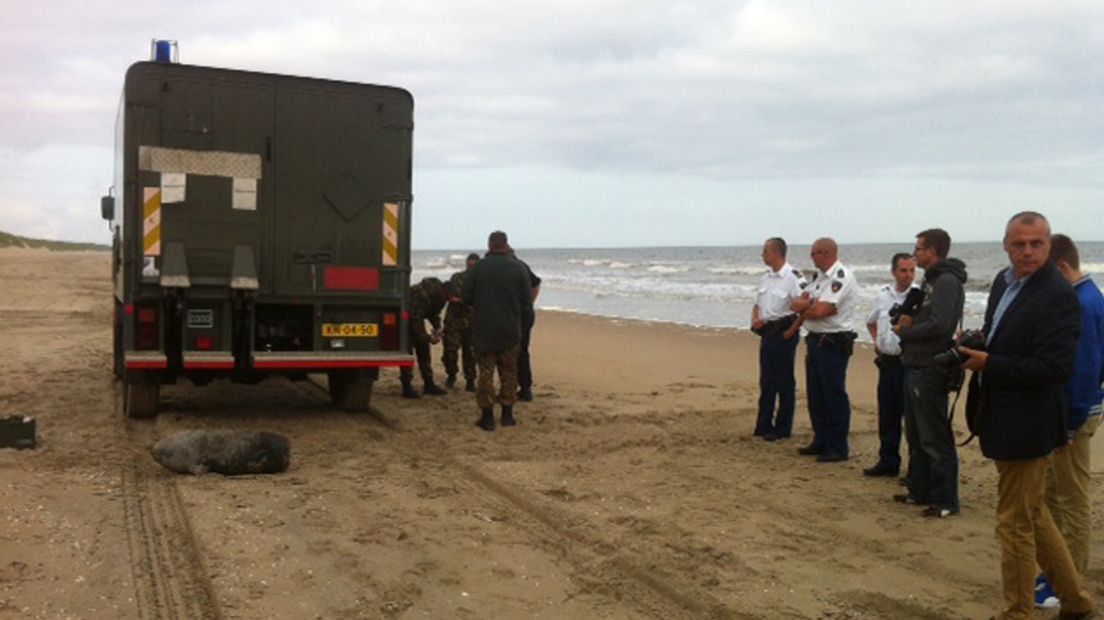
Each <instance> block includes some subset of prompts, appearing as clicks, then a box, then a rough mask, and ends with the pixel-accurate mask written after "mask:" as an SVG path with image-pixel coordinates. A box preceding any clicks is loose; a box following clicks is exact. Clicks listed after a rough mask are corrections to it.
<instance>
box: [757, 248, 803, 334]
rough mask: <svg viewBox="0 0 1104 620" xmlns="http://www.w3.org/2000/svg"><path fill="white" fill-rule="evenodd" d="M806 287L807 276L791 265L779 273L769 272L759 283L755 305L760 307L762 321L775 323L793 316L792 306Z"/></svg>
mask: <svg viewBox="0 0 1104 620" xmlns="http://www.w3.org/2000/svg"><path fill="white" fill-rule="evenodd" d="M805 285H806V282H805V276H803V275H801V272H800V271H798V270H796V269H794V268H793V267H792V266H791V265H790V264H789V263H786V264H785V265H782V268H781V269H779V270H778V271H771V270H769V269H768V270H767V273H765V274H763V279H762V280H760V281H759V291H758V293H757V294H756V296H755V305H756V306H758V307H759V320H760V321H764V322H765V321H775V320H778V319H781V318H783V317H786V316H789V315H791V314H793V310H790V304H792V303H793V300H795V299H797V298H798V297H800V296H801V292H802V290H804V288H805Z"/></svg>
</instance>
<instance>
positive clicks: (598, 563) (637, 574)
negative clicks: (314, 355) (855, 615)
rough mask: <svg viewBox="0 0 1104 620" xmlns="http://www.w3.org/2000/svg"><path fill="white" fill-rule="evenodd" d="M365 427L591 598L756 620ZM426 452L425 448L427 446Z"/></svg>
mask: <svg viewBox="0 0 1104 620" xmlns="http://www.w3.org/2000/svg"><path fill="white" fill-rule="evenodd" d="M295 385H296V387H297V388H298V389H301V390H304V391H311V392H313V394H314V395H318V394H319V393H322V394H324V395H325V396H326V397H327V398H328V391H327V389H326V388H325V387H324V386H322V385H320V384H319V383H317V382H316V381H315V380H314V379H313V378H312V379H311V381H309V382H306V385H304V384H299V383H297V384H295ZM355 419H358V420H361V421H362V422H363V423H364V424H372V425H374V426H375V425H378V426H379V427H382V428H383V429H385V430H386V431H387V434H388V435H389V436H390V438H391V439H392V440H393V441H389V442H388V445H387V447H388V448H390V449H391V450H393V451H394V452H396V453H399V454H400V455H401V456H403V457H404V458H406V459H408V460H421V461H426V460H431V461H437V463H438V465H439V467H438V468H437V472H435V473H437V474H438V475H440V476H442V477H446V478H449V482H450V483H452V484H453V485H455V486H456V487H458V488H462V489H464V490H465V491H466V495H467V497H472V498H475V499H476V501H478V502H479V503H481V504H483V505H485V506H489V507H493V508H495V509H496V510H498V511H499V512H502V513H504V514H505V515H506V517H507V518H506V519H505V520H504V521H506V522H509V523H511V524H513V526H514V527H515V529H516V530H518V531H520V532H522V533H523V534H525V535H526V536H527V537H529V538H530V539H532V540H533V544H534V545H535V546H537V547H539V548H542V549H545V550H549V551H551V552H552V553H553V554H554V555H556V556H558V557H560V558H562V559H564V560H565V561H566V562H568V563H569V564H571V566H572V567H573V568H574V569H575V571H576V574H575V575H574V577H575V578H577V579H578V580H579V581H580V582H582V583H583V584H584V585H585V586H586V587H588V588H589V589H590V590H592V591H595V592H597V593H599V594H603V595H605V596H608V597H609V598H613V599H616V600H618V601H619V602H621V603H625V604H628V605H630V606H632V607H634V608H636V609H637V610H638V611H639V612H641V613H642V614H643V615H646V616H650V617H655V618H664V619H667V618H686V619H698V618H713V619H717V620H758V618H759V617H758V616H755V615H752V614H747V613H744V612H738V611H736V610H733V609H730V608H729V607H727V606H726V605H725V604H724V603H723V602H722V601H720V600H719V599H717V598H716V597H714V596H713V595H711V594H710V593H708V592H707V591H705V590H703V589H702V588H700V587H698V586H696V585H693V584H692V583H691V582H688V581H684V580H682V579H679V578H677V577H674V576H671V575H664V574H661V573H658V572H655V571H653V570H649V568H648V567H647V566H646V564H647V563H646V561H644V559H642V558H640V559H638V558H631V557H629V556H626V555H624V554H622V553H618V552H617V550H616V549H617V548H616V546H615V545H613V544H611V543H609V542H607V541H604V540H601V539H599V538H597V537H596V536H594V535H591V534H588V533H587V530H589V529H591V528H587V527H585V523H578V522H576V521H577V520H574V519H573V518H572V517H570V516H568V515H566V514H564V513H562V512H561V511H560V510H558V509H556V508H555V507H552V506H549V505H546V504H543V503H540V502H538V501H536V500H533V499H530V498H529V497H527V496H526V493H525V492H524V491H518V490H514V489H512V488H510V487H509V486H508V485H506V484H504V483H502V482H500V481H498V480H495V479H494V478H492V477H490V476H488V475H487V474H485V473H484V472H483V471H481V470H480V469H478V468H475V467H473V466H471V465H468V464H466V463H464V462H462V461H460V460H458V459H457V458H456V457H454V456H452V455H451V454H449V452H448V450H447V449H446V446H444V445H443V444H440V443H439V442H435V441H432V440H429V441H427V440H426V439H427V438H425V437H419V438H418V440H417V448H416V449H415V448H411V447H407V446H404V445H402V444H401V443H400V441H401V439H402V434H403V433H402V430H401V428H400V425H399V424H398V423H397V422H396V421H395V420H392V419H390V418H388V417H386V416H385V415H383V414H382V413H380V411H379V410H378V409H376V408H374V407H373V408H372V409H371V410H370V411H369V412H368V414H367V415H361V416H356V417H355ZM427 444H428V445H427Z"/></svg>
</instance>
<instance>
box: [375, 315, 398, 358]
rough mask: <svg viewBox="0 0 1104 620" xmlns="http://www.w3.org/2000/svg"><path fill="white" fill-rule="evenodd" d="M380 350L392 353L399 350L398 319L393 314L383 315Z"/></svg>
mask: <svg viewBox="0 0 1104 620" xmlns="http://www.w3.org/2000/svg"><path fill="white" fill-rule="evenodd" d="M379 343H380V348H381V349H384V350H388V351H394V350H397V349H398V348H399V317H398V315H396V314H395V313H394V312H388V313H385V314H384V315H383V325H382V326H381V327H380V335H379Z"/></svg>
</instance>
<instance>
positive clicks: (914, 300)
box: [889, 288, 924, 325]
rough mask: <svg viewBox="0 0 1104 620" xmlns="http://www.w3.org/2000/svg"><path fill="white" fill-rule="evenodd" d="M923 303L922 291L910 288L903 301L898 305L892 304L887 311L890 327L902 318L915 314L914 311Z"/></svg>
mask: <svg viewBox="0 0 1104 620" xmlns="http://www.w3.org/2000/svg"><path fill="white" fill-rule="evenodd" d="M923 301H924V289H921V288H910V289H909V292H908V293H907V294H906V295H905V300H904V301H902V302H901V303H899V304H893V307H892V308H890V309H889V322H890V324H891V325H896V324H897V323H898V322H899V321H900V320H901V317H903V316H913V315H914V314H916V309H917V308H919V307H920V304H921V303H922V302H923Z"/></svg>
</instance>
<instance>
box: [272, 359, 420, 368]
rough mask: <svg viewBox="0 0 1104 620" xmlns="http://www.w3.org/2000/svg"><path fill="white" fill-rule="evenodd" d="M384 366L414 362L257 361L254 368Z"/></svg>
mask: <svg viewBox="0 0 1104 620" xmlns="http://www.w3.org/2000/svg"><path fill="white" fill-rule="evenodd" d="M384 366H388V367H390V366H398V367H400V368H401V367H404V366H405V367H413V366H414V362H413V361H408V362H389V361H383V360H288V361H263V360H255V361H254V362H253V367H254V368H278V369H289V368H382V367H384Z"/></svg>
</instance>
